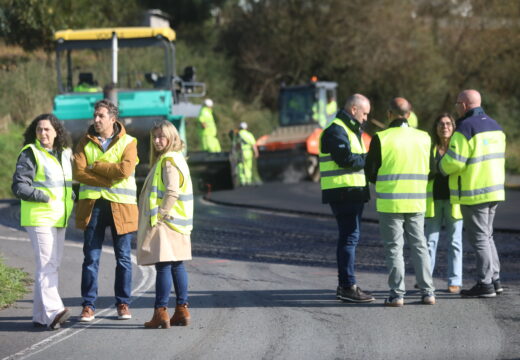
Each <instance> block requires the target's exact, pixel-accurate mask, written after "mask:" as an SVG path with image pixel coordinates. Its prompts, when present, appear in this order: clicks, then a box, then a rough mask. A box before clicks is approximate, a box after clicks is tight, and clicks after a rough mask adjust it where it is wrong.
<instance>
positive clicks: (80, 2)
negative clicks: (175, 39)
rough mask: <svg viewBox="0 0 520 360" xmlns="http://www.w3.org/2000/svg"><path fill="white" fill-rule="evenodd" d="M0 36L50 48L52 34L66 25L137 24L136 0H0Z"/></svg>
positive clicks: (27, 47) (26, 45)
mask: <svg viewBox="0 0 520 360" xmlns="http://www.w3.org/2000/svg"><path fill="white" fill-rule="evenodd" d="M0 6H1V7H0V9H1V10H0V36H1V37H2V38H4V40H5V41H6V42H7V43H8V44H16V45H20V46H22V47H23V48H24V49H25V50H35V49H38V48H43V49H44V50H45V51H47V52H49V51H51V50H52V49H53V46H54V39H53V34H54V32H55V31H57V30H61V29H67V28H76V29H78V28H79V29H81V28H86V27H103V26H128V25H136V24H138V23H139V22H140V20H141V13H142V9H141V8H140V7H139V6H138V5H137V2H136V0H114V1H110V2H97V1H96V2H92V1H87V0H0Z"/></svg>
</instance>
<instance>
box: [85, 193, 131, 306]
mask: <svg viewBox="0 0 520 360" xmlns="http://www.w3.org/2000/svg"><path fill="white" fill-rule="evenodd" d="M107 226H109V227H110V231H111V232H112V241H113V243H114V253H115V256H116V278H115V282H114V293H115V298H116V305H118V304H129V303H130V296H131V292H132V261H131V258H130V251H131V242H132V236H133V234H134V233H133V232H132V233H128V234H121V235H118V234H117V232H116V227H115V225H114V218H113V216H112V209H111V206H110V201H107V200H104V199H98V200H96V203H95V205H94V208H93V209H92V215H91V218H90V222H89V223H88V225H87V228H86V229H85V232H84V243H83V255H84V258H83V266H82V274H81V296H82V297H83V304H82V305H83V306H90V307H91V308H92V309H95V308H96V307H95V301H96V298H97V294H98V280H97V278H98V270H99V258H100V256H101V248H102V245H103V240H104V239H105V229H106V227H107Z"/></svg>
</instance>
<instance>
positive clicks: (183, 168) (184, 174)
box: [149, 152, 193, 235]
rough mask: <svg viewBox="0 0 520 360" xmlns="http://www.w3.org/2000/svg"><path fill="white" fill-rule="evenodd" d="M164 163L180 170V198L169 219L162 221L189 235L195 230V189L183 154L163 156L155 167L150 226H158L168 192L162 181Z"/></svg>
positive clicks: (173, 153) (151, 194)
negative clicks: (165, 195) (166, 162)
mask: <svg viewBox="0 0 520 360" xmlns="http://www.w3.org/2000/svg"><path fill="white" fill-rule="evenodd" d="M164 161H171V162H172V163H173V165H174V166H175V167H176V168H177V169H178V170H179V172H180V186H179V198H178V199H177V201H176V202H175V204H174V205H173V206H172V208H171V210H170V212H169V213H168V215H169V217H166V218H164V219H163V220H162V221H163V222H164V223H166V224H167V225H168V226H169V227H170V228H172V229H173V230H175V231H177V232H180V233H182V234H186V235H189V234H190V233H191V230H192V229H193V188H192V184H191V176H190V170H189V168H188V164H187V163H186V160H185V159H184V156H183V155H182V153H181V152H168V153H166V154H164V155H162V156H161V157H160V158H159V160H157V162H156V164H155V166H154V169H153V179H152V191H151V192H150V214H149V215H150V225H151V226H155V224H157V221H158V214H159V207H160V206H161V203H162V200H163V197H164V193H165V191H166V188H165V186H164V183H163V180H162V169H163V166H164Z"/></svg>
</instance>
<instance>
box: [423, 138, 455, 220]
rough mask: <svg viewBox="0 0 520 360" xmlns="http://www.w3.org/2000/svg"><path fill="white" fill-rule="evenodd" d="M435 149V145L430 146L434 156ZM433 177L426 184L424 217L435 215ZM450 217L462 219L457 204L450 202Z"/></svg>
mask: <svg viewBox="0 0 520 360" xmlns="http://www.w3.org/2000/svg"><path fill="white" fill-rule="evenodd" d="M436 151H437V145H435V146H434V147H432V156H433V157H435V152H436ZM434 181H435V179H431V180H428V185H427V186H426V213H425V214H424V217H427V218H432V217H435V203H434V199H433V182H434ZM451 217H452V218H454V219H462V213H461V212H460V205H459V204H451Z"/></svg>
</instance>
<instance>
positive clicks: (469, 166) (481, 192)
mask: <svg viewBox="0 0 520 360" xmlns="http://www.w3.org/2000/svg"><path fill="white" fill-rule="evenodd" d="M482 116H483V117H484V116H486V115H485V114H483V115H482ZM505 151H506V137H505V134H504V132H503V131H501V130H492V131H482V132H477V133H476V134H473V136H472V137H471V138H470V139H468V138H466V136H465V135H464V134H462V133H461V132H459V130H456V131H455V133H454V134H453V136H452V137H451V140H450V147H449V150H448V152H447V153H446V154H445V155H444V156H443V158H442V160H441V162H440V166H439V168H440V170H441V172H442V173H443V174H449V175H450V180H449V185H450V201H451V203H452V204H461V205H476V204H481V203H486V202H493V201H504V199H505V191H504V181H505Z"/></svg>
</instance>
